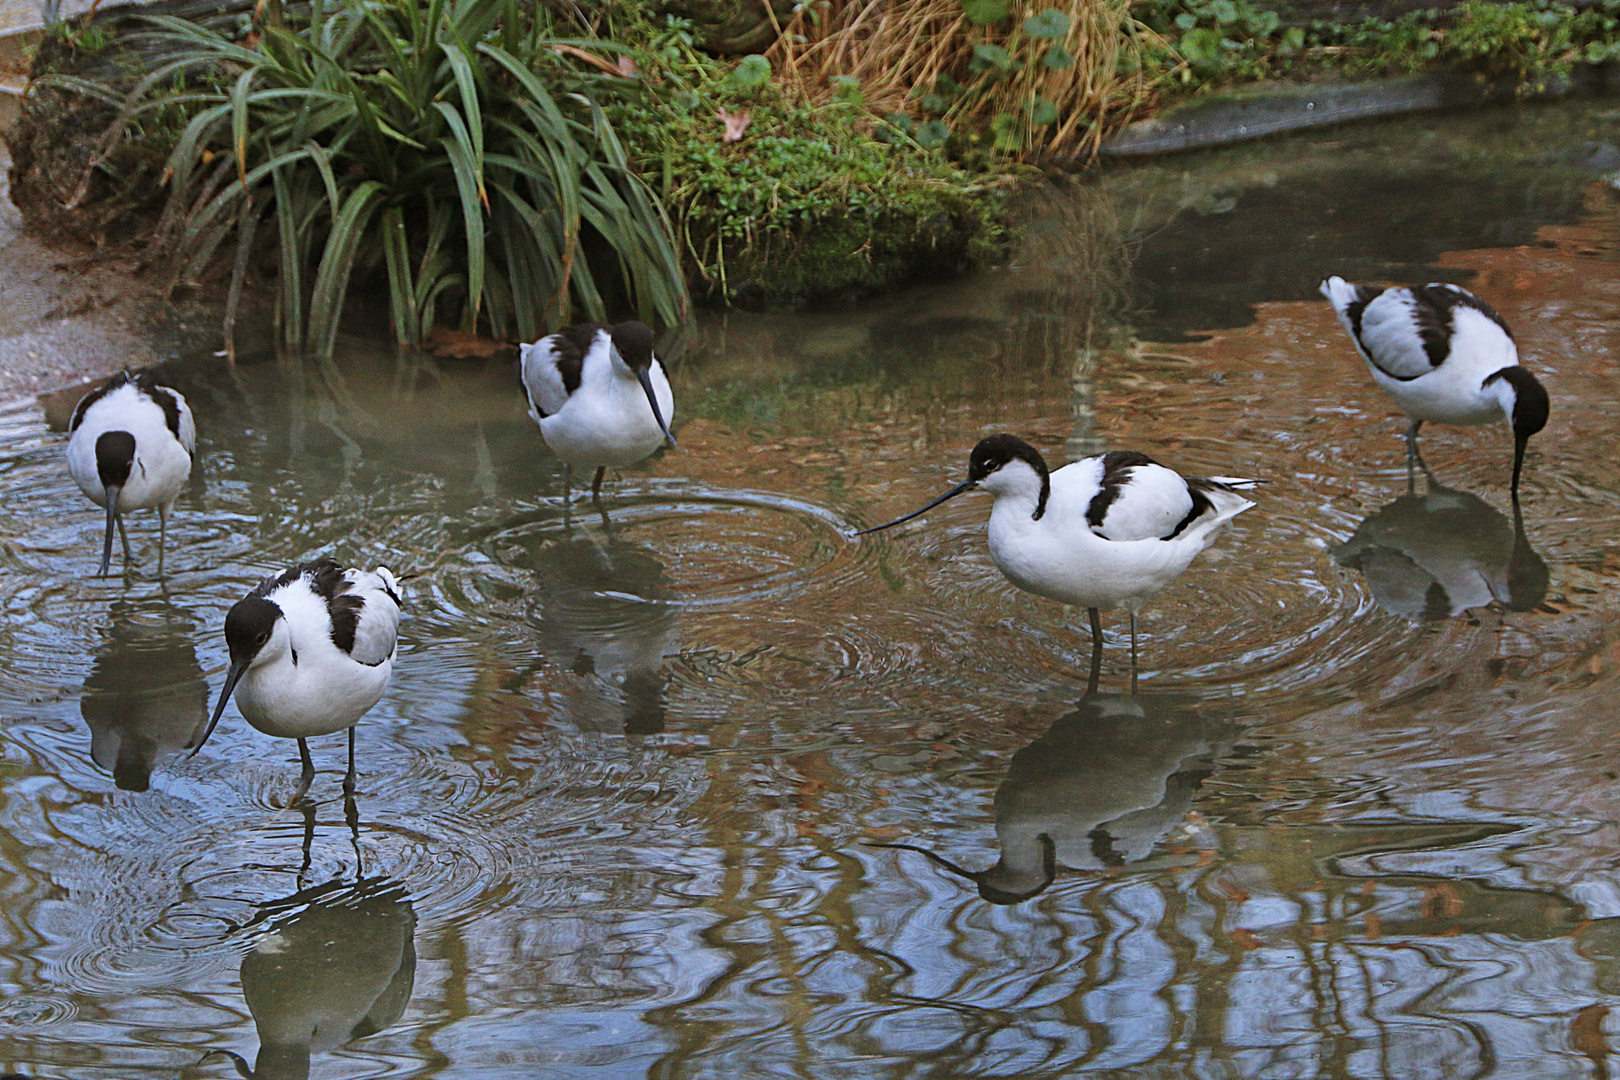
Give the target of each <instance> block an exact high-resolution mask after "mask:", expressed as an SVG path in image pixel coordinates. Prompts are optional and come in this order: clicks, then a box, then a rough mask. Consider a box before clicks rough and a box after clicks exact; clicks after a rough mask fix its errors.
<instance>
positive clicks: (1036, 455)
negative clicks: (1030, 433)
mask: <svg viewBox="0 0 1620 1080" xmlns="http://www.w3.org/2000/svg"><path fill="white" fill-rule="evenodd" d="M1015 458H1016V459H1017V460H1019V461H1022V462H1024V463H1025V464H1026V465H1028V466H1029V467H1030V468H1032V469H1034V470H1035V472H1036V475H1038V476H1039V477H1040V478H1041V494H1040V498H1038V499H1037V500H1036V501H1035V513H1034V515H1033V518H1034V520H1035V521H1039V520H1041V517H1042V515H1044V514H1045V513H1046V500H1047V497H1048V496H1050V495H1051V494H1052V481H1051V478H1050V475H1049V473H1048V470H1047V468H1046V459H1045V458H1043V457H1041V452H1040V451H1039V450H1037V449H1035V448H1034V447H1033V446H1031V445H1029V443H1027V442H1025V441H1024V440H1023V439H1020V438H1019V437H1018V436H1016V435H1008V434H1006V433H1005V432H1003V433H1001V434H997V435H987V436H985V437H984V438H982V439H980V440H979V444H978V445H977V446H975V447H974V448H973V454H972V456H971V457H969V458H968V479H969V480H970V481H972V482H973V483H975V484H977V483H978V482H980V481H981V480H983V479H984V478H985V477H987V476H989V475H990V474H991V473H993V472H995V471H996V470H997V469H999V468H1001V467H1002V466H1003V465H1005V464H1007V463H1008V462H1009V461H1012V460H1014V459H1015Z"/></svg>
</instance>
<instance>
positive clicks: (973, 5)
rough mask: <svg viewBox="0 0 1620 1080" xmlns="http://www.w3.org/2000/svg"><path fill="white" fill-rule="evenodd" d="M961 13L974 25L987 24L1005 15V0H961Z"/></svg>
mask: <svg viewBox="0 0 1620 1080" xmlns="http://www.w3.org/2000/svg"><path fill="white" fill-rule="evenodd" d="M962 13H963V14H964V15H966V16H967V18H968V22H970V23H972V24H973V25H974V26H989V25H990V24H991V23H998V22H1000V21H1001V20H1002V19H1005V18H1006V17H1007V0H962Z"/></svg>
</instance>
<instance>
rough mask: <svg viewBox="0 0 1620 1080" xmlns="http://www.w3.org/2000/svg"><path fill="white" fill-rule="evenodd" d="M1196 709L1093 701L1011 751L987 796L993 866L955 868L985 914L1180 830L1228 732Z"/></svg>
mask: <svg viewBox="0 0 1620 1080" xmlns="http://www.w3.org/2000/svg"><path fill="white" fill-rule="evenodd" d="M1196 704H1197V702H1196V699H1193V698H1187V697H1175V696H1166V695H1125V694H1111V693H1093V694H1089V695H1087V696H1086V697H1085V698H1083V699H1082V700H1081V701H1080V703H1079V704H1078V705H1076V706H1075V708H1074V710H1073V711H1072V712H1069V713H1066V714H1064V715H1063V716H1062V717H1060V718H1059V719H1058V720H1057V722H1055V723H1054V724H1053V725H1052V726H1051V728H1050V729H1048V730H1047V732H1046V734H1044V735H1042V736H1041V737H1040V738H1039V739H1036V740H1035V741H1034V742H1032V743H1030V744H1029V745H1028V746H1026V747H1024V748H1023V749H1022V750H1019V751H1018V752H1017V753H1016V754H1014V755H1013V758H1012V761H1011V762H1010V763H1008V766H1007V775H1006V777H1005V778H1004V779H1003V780H1002V781H1001V783H1000V784H999V785H998V786H997V787H996V795H995V821H996V842H997V845H998V847H999V849H1000V854H999V857H998V858H997V860H996V863H995V865H994V866H992V867H990V868H989V869H986V870H978V871H972V870H965V869H963V868H962V867H960V866H958V865H956V864H955V863H953V862H951V861H949V860H947V859H945V858H943V857H942V856H940V855H937V854H935V853H934V852H932V851H928V850H926V849H924V848H918V847H913V846H911V845H905V844H888V845H883V846H886V847H898V848H904V849H906V850H910V851H920V852H921V853H922V854H924V855H927V856H928V857H929V858H930V859H931V860H933V861H934V862H936V863H938V864H939V865H940V866H943V867H944V868H945V869H947V870H949V871H950V872H951V873H953V874H956V875H958V876H960V877H963V878H966V879H968V880H969V881H972V882H973V883H975V884H976V885H977V886H978V890H979V895H980V897H982V898H983V899H985V900H988V901H989V902H990V903H992V904H1016V903H1020V902H1022V901H1024V900H1028V899H1031V898H1033V897H1035V896H1038V895H1040V894H1041V893H1042V892H1045V891H1046V890H1047V889H1048V888H1049V887H1050V886H1051V885H1052V882H1053V881H1054V880H1055V879H1056V876H1057V871H1058V870H1059V869H1063V870H1109V869H1112V868H1116V867H1121V866H1125V865H1126V864H1129V863H1137V862H1141V861H1142V860H1144V859H1146V858H1148V857H1149V855H1151V854H1152V852H1153V849H1154V847H1155V845H1157V844H1158V843H1159V841H1161V840H1162V839H1164V837H1165V836H1167V835H1168V834H1169V833H1170V832H1171V830H1173V829H1175V828H1176V827H1177V826H1179V825H1181V823H1182V821H1183V820H1184V819H1185V818H1186V816H1187V813H1188V811H1189V810H1190V809H1191V807H1192V800H1193V795H1194V794H1195V793H1196V792H1197V790H1198V788H1199V787H1200V786H1201V785H1202V784H1203V783H1204V781H1205V780H1206V779H1208V778H1209V776H1210V774H1211V773H1212V772H1213V771H1214V769H1215V764H1214V763H1215V759H1216V757H1218V756H1219V754H1220V752H1221V748H1222V746H1224V745H1228V744H1229V743H1230V742H1231V740H1232V739H1233V738H1235V737H1236V735H1237V733H1238V729H1237V728H1236V727H1234V726H1232V725H1230V724H1228V723H1224V722H1220V721H1211V720H1209V719H1208V718H1206V717H1204V716H1203V715H1202V714H1201V713H1200V712H1199V711H1198V709H1197V708H1196V707H1195V706H1196Z"/></svg>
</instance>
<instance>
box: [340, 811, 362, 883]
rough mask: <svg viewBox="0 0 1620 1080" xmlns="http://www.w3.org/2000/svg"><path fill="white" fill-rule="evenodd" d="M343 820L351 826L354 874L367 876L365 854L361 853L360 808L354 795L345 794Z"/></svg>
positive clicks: (358, 876) (350, 838) (350, 837)
mask: <svg viewBox="0 0 1620 1080" xmlns="http://www.w3.org/2000/svg"><path fill="white" fill-rule="evenodd" d="M343 820H344V821H345V822H347V823H348V826H349V844H350V845H351V846H352V847H353V848H354V876H355V877H356V878H357V879H358V878H362V877H365V876H366V861H365V856H363V855H361V854H360V808H359V807H358V806H356V805H355V803H354V796H353V795H344V796H343Z"/></svg>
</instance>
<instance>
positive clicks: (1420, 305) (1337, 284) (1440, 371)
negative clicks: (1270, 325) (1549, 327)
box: [1322, 277, 1549, 498]
mask: <svg viewBox="0 0 1620 1080" xmlns="http://www.w3.org/2000/svg"><path fill="white" fill-rule="evenodd" d="M1322 295H1323V296H1325V297H1327V298H1328V300H1329V301H1331V302H1332V304H1333V310H1335V311H1337V312H1338V313H1339V321H1340V322H1342V323H1344V328H1345V329H1346V330H1348V331H1349V332H1350V339H1351V340H1352V341H1354V342H1355V343H1356V349H1357V350H1358V351H1359V352H1360V353H1361V358H1362V359H1363V360H1365V361H1366V362H1367V369H1368V370H1369V371H1371V372H1372V377H1373V381H1374V382H1376V383H1377V384H1378V385H1379V387H1380V388H1381V389H1382V390H1383V391H1384V392H1385V393H1386V394H1388V395H1389V396H1390V397H1392V398H1394V399H1395V404H1397V405H1399V406H1400V407H1401V411H1402V412H1404V413H1405V414H1406V417H1407V419H1408V420H1409V421H1410V424H1409V426H1408V427H1407V430H1406V450H1407V463H1408V466H1409V467H1410V465H1411V464H1412V463H1413V462H1415V461H1416V460H1417V433H1418V428H1420V427H1422V426H1423V424H1424V422H1425V421H1428V420H1433V421H1435V422H1436V423H1442V424H1463V425H1478V424H1488V423H1490V422H1492V421H1493V420H1497V419H1500V418H1502V417H1504V416H1505V417H1506V418H1507V421H1508V423H1509V424H1510V425H1512V428H1513V483H1512V487H1511V490H1512V492H1513V495H1514V497H1515V498H1517V497H1518V494H1519V473H1520V471H1521V470H1522V469H1523V467H1524V450H1525V446H1526V445H1527V444H1528V443H1529V441H1530V436H1532V435H1534V434H1535V433H1536V432H1538V431H1540V430H1541V429H1542V428H1544V427H1546V426H1547V414H1548V410H1549V402H1548V398H1547V390H1546V388H1545V387H1543V386H1542V385H1541V382H1540V380H1538V379H1537V378H1536V377H1535V375H1533V374H1531V372H1530V371H1529V370H1528V369H1526V368H1525V367H1523V366H1522V365H1520V363H1519V349H1518V346H1517V345H1515V344H1514V341H1513V332H1512V331H1511V330H1509V329H1508V326H1507V323H1506V322H1504V321H1503V320H1502V316H1500V315H1498V314H1497V313H1496V311H1495V310H1494V309H1493V308H1492V307H1491V306H1490V305H1489V304H1487V303H1486V302H1485V301H1483V300H1481V299H1480V298H1479V297H1477V296H1475V295H1474V294H1473V293H1471V292H1469V291H1468V290H1467V289H1464V288H1461V287H1459V286H1456V285H1447V284H1444V283H1436V284H1429V285H1411V286H1407V285H1395V286H1391V287H1390V288H1387V289H1386V288H1381V287H1380V286H1377V285H1352V284H1350V283H1349V282H1348V281H1345V280H1344V279H1343V278H1341V277H1330V278H1328V279H1327V280H1326V281H1324V282H1322Z"/></svg>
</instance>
